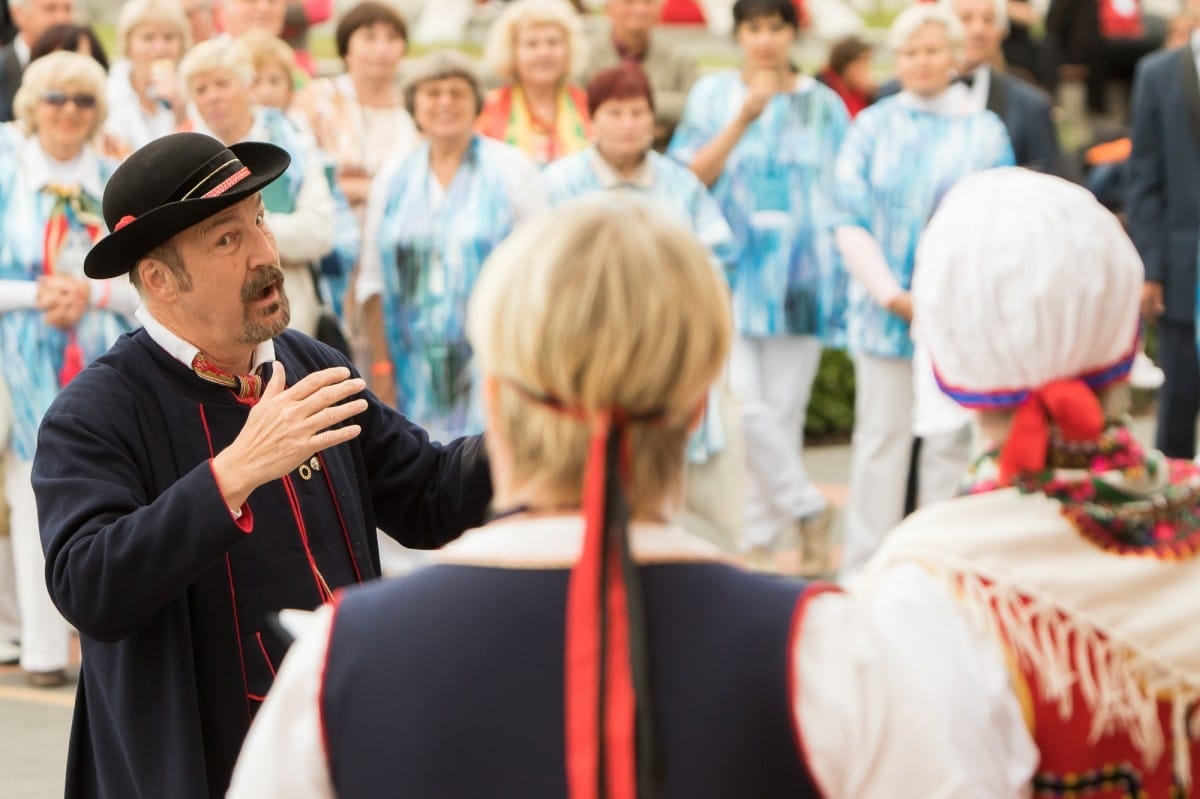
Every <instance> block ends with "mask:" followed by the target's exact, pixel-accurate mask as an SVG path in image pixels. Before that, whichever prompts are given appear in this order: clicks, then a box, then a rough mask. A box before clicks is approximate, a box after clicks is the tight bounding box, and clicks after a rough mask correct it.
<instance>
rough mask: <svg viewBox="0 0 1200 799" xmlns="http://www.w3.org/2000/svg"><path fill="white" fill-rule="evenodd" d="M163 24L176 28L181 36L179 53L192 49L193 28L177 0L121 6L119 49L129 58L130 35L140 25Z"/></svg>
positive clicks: (132, 1) (142, 0)
mask: <svg viewBox="0 0 1200 799" xmlns="http://www.w3.org/2000/svg"><path fill="white" fill-rule="evenodd" d="M151 22H161V23H164V24H167V25H170V26H171V27H173V28H175V30H176V32H177V33H178V34H179V52H180V54H183V53H186V52H187V51H188V50H190V49H191V47H192V28H191V26H190V25H188V19H187V15H186V14H184V13H183V6H181V5H180V4H179V3H178V2H176V0H129V2H128V3H125V4H124V5H122V6H121V13H120V15H119V16H118V17H117V49H118V50H120V52H121V54H122V55H124V56H126V57H128V56H129V34H131V33H133V29H134V28H136V27H138V26H139V25H145V24H147V23H151Z"/></svg>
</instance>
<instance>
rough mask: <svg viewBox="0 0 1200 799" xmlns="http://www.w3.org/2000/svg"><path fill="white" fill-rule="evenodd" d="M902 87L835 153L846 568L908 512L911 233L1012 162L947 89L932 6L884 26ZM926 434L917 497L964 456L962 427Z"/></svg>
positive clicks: (998, 128) (930, 496) (945, 30)
mask: <svg viewBox="0 0 1200 799" xmlns="http://www.w3.org/2000/svg"><path fill="white" fill-rule="evenodd" d="M891 45H892V47H893V48H894V50H895V52H896V71H897V73H898V76H899V78H900V86H901V89H902V91H901V92H900V93H899V94H897V95H894V96H892V97H889V98H887V99H885V100H882V101H880V102H879V103H877V104H876V105H874V106H871V107H870V108H868V109H867V110H865V111H863V112H862V113H861V114H859V115H858V116H857V117H856V118H855V120H854V124H853V125H851V127H850V132H849V133H848V134H847V135H846V140H845V142H844V143H843V144H842V149H841V152H840V153H839V154H838V160H837V180H836V184H835V185H836V196H837V206H838V215H839V218H838V221H837V230H836V236H837V244H838V248H839V249H840V250H841V253H842V258H843V261H844V263H845V265H846V268H847V269H848V270H849V271H850V273H851V274H852V275H853V276H854V281H853V282H852V284H851V286H850V292H849V303H850V304H849V313H848V317H849V344H850V350H851V352H852V353H853V356H854V367H855V368H854V371H855V378H856V381H857V394H856V399H855V408H854V411H855V421H854V450H853V454H852V456H851V461H850V496H849V506H848V508H847V514H846V554H845V558H844V560H843V563H842V570H843V572H844V573H845V572H848V571H853V570H855V569H857V568H858V567H859V566H861V565H862V564H863V563H864V562H866V560H867V558H869V557H870V555H871V553H872V552H873V551H874V550H875V548H876V547H877V546H878V545H879V542H880V541H881V540H882V538H883V536H884V534H885V533H886V532H887V531H888V530H889V529H891V528H892V527H894V526H895V525H896V524H897V523H899V521H900V519H901V518H902V517H903V515H904V505H905V496H906V489H907V486H908V473H909V464H910V461H911V460H913V458H912V451H913V386H914V383H913V373H914V372H913V340H912V337H911V336H910V335H909V322H910V321H911V320H912V302H911V300H910V299H909V287H910V286H911V285H912V276H913V270H914V268H917V269H919V268H920V265H919V264H917V263H916V258H915V253H916V246H917V239H918V237H919V236H920V234H921V231H922V230H924V228H925V223H926V222H927V221H928V220H929V218H930V216H932V215H933V212H934V210H935V209H936V208H937V205H938V202H939V201H940V200H941V198H942V196H943V195H944V194H945V193H946V192H947V191H948V190H949V189H950V187H951V186H953V185H954V184H955V183H956V182H957V181H959V180H960V179H962V178H963V177H965V176H967V175H970V174H972V173H974V172H980V171H982V170H984V169H988V168H990V167H996V166H1007V165H1011V164H1012V163H1013V152H1012V146H1011V144H1010V143H1009V140H1008V133H1007V132H1006V130H1005V128H1004V123H1003V122H1001V121H1000V118H999V117H997V116H996V115H995V114H993V113H992V112H991V111H980V110H976V109H975V107H974V105H973V104H972V103H971V100H970V95H969V93H968V91H967V89H966V88H965V87H964V86H961V85H957V84H953V83H952V79H953V76H954V69H955V64H956V63H957V62H958V58H959V51H960V50H961V48H962V45H963V29H962V24H961V23H960V22H959V21H958V18H957V17H956V16H954V14H953V13H951V12H950V11H948V10H946V9H944V8H942V7H940V6H936V5H919V6H914V7H913V8H910V9H908V10H907V11H905V12H903V13H902V14H900V16H899V17H897V18H896V21H895V23H893V25H892V31H891ZM945 427H947V428H949V431H948V432H940V433H938V434H935V435H928V436H925V437H924V440H923V441H922V447H921V450H920V457H919V458H917V459H916V460H917V462H918V469H917V480H918V486H919V490H918V502H919V503H920V504H926V503H928V502H930V501H934V500H937V499H946V498H948V497H950V496H953V495H954V493H955V491H956V489H957V486H958V483H959V481H960V480H961V479H962V477H963V475H964V473H965V471H966V466H967V460H968V457H969V454H970V453H969V444H970V442H969V435H968V433H967V431H966V429H965V427H964V426H963V425H957V424H953V423H952V424H949V425H946V426H945Z"/></svg>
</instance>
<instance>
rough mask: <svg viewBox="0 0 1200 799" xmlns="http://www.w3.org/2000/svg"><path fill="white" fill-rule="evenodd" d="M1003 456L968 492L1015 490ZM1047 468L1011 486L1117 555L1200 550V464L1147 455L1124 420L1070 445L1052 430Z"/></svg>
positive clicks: (980, 469)
mask: <svg viewBox="0 0 1200 799" xmlns="http://www.w3.org/2000/svg"><path fill="white" fill-rule="evenodd" d="M998 457H999V453H998V452H995V451H994V452H990V453H988V454H986V455H984V456H983V457H982V458H981V459H980V460H979V462H978V463H976V465H975V468H974V469H973V471H972V475H971V478H970V483H969V486H968V493H971V494H978V493H984V492H987V491H995V490H997V489H1000V488H1007V487H1008V486H1007V485H1005V484H1002V483H1001V482H1000V480H999V469H998V466H997V459H998ZM1046 462H1047V464H1048V466H1047V468H1046V469H1045V470H1043V471H1041V472H1038V473H1036V474H1025V475H1021V476H1020V477H1018V478H1017V479H1016V480H1014V481H1013V483H1012V484H1011V485H1012V486H1013V487H1015V488H1016V489H1017V490H1019V491H1020V492H1021V493H1023V494H1032V493H1043V494H1045V495H1046V496H1048V497H1050V498H1051V499H1056V500H1058V501H1059V502H1060V503H1062V513H1063V515H1064V516H1065V517H1066V518H1067V519H1068V520H1069V521H1070V522H1071V524H1072V525H1073V526H1074V527H1075V529H1076V530H1078V531H1079V532H1080V533H1081V534H1082V535H1083V536H1084V537H1085V538H1087V539H1088V540H1090V541H1091V542H1093V543H1094V544H1096V545H1097V546H1099V547H1101V548H1102V549H1105V550H1107V551H1110V552H1115V553H1118V554H1123V555H1146V556H1151V557H1156V558H1159V559H1162V560H1177V559H1186V558H1190V557H1192V556H1194V555H1195V554H1196V553H1197V552H1200V466H1197V465H1196V464H1195V463H1193V462H1191V461H1186V460H1170V459H1167V458H1165V457H1163V455H1162V454H1161V453H1159V452H1157V451H1149V452H1147V451H1145V450H1143V449H1142V447H1141V445H1140V444H1139V443H1138V442H1137V440H1136V439H1135V438H1134V437H1133V434H1132V433H1130V431H1129V428H1128V426H1127V425H1126V424H1125V423H1124V422H1110V423H1109V424H1108V426H1107V427H1106V428H1105V431H1104V433H1103V435H1101V437H1100V439H1099V441H1087V442H1079V441H1064V440H1063V439H1062V438H1061V437H1060V436H1059V435H1058V433H1057V431H1055V430H1052V432H1051V438H1050V447H1049V452H1048V453H1047V458H1046Z"/></svg>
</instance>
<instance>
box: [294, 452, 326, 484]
mask: <svg viewBox="0 0 1200 799" xmlns="http://www.w3.org/2000/svg"><path fill="white" fill-rule="evenodd" d="M319 471H321V459H320V458H318V457H317V456H316V455H313V456H312V457H311V458H310V459H309V461H308V463H302V464H300V468H298V469H296V473H297V474H299V475H300V479H301V480H308V479H309V478H311V477H312V476H313V472H319Z"/></svg>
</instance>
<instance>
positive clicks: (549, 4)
mask: <svg viewBox="0 0 1200 799" xmlns="http://www.w3.org/2000/svg"><path fill="white" fill-rule="evenodd" d="M537 25H555V26H557V27H559V28H561V29H562V32H563V35H564V36H565V37H566V40H567V65H566V71H565V72H564V73H563V80H564V81H567V80H570V79H571V76H572V75H578V74H579V73H580V72H581V71H582V70H583V65H584V58H585V56H586V55H587V45H586V44H585V43H584V40H583V23H581V22H580V21H579V12H578V11H576V10H575V8H574V7H573V6H572V5H571V4H570V3H568V2H567V1H566V0H516V2H513V3H509V4H508V7H507V8H505V9H504V13H502V14H501V15H500V16H499V17H498V18H497V19H496V21H495V22H493V23H492V28H491V30H490V31H488V38H487V44H486V45H485V47H484V51H483V61H484V63H485V64H486V65H487V68H488V71H489V72H491V73H492V74H493V75H495V76H496V77H497V78H500V79H501V80H504V81H513V82H516V80H517V65H516V55H515V50H516V43H517V35H518V34H519V33H520V31H521V29H522V28H527V27H534V26H537Z"/></svg>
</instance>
